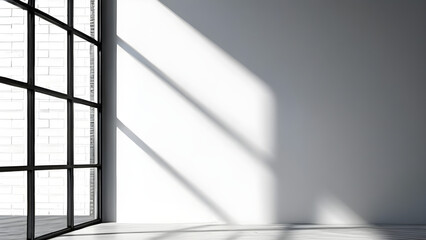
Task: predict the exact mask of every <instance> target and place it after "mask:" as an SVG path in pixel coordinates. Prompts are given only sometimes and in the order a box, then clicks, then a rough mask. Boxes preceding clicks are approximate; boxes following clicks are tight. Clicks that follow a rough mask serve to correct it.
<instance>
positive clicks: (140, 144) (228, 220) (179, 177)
mask: <svg viewBox="0 0 426 240" xmlns="http://www.w3.org/2000/svg"><path fill="white" fill-rule="evenodd" d="M117 128H118V129H120V130H121V131H122V132H123V133H124V134H125V135H126V136H127V137H128V138H129V139H130V140H132V141H133V142H134V143H135V144H136V145H137V146H138V147H139V148H140V149H142V150H143V151H144V152H145V153H146V154H148V156H150V157H151V159H152V160H154V161H155V162H156V163H157V164H158V165H160V166H161V167H162V168H163V169H164V170H165V171H167V172H168V173H169V174H170V175H171V176H173V177H174V178H175V179H176V180H177V181H178V182H179V183H181V184H182V185H183V186H185V187H186V189H188V190H189V191H190V192H191V193H192V194H193V195H194V196H196V197H197V198H198V199H199V200H200V201H201V202H203V203H204V205H205V206H206V207H208V208H209V209H210V210H211V211H212V212H213V213H215V214H216V215H217V216H218V217H219V218H220V219H222V220H223V221H224V222H226V223H234V222H235V221H234V220H233V219H232V218H231V217H230V216H229V215H228V214H227V213H226V212H225V211H224V210H223V209H221V208H220V206H218V205H217V204H216V203H215V202H214V201H213V200H211V199H210V198H209V197H208V196H207V195H206V194H205V193H203V192H202V191H201V190H200V189H198V188H197V187H196V186H195V185H194V184H192V183H191V182H190V181H189V180H188V179H186V178H185V177H184V176H183V175H182V174H180V173H179V172H178V171H177V170H176V169H175V168H174V167H173V166H171V165H170V164H169V163H167V161H166V160H164V159H163V158H162V157H161V156H160V155H159V154H158V153H156V152H155V151H154V150H153V149H152V148H150V147H149V146H148V145H147V144H146V143H145V142H144V141H142V139H140V138H139V137H138V136H137V135H136V134H135V133H134V132H133V131H132V130H130V129H129V128H128V127H127V126H126V125H124V124H123V123H122V122H121V121H120V120H119V119H117Z"/></svg>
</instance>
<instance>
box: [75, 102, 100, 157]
mask: <svg viewBox="0 0 426 240" xmlns="http://www.w3.org/2000/svg"><path fill="white" fill-rule="evenodd" d="M97 116H98V110H97V109H96V108H93V107H89V106H85V105H81V104H74V164H94V163H97V145H98V138H97V133H98V121H97Z"/></svg>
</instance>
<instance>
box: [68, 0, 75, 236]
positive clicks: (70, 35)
mask: <svg viewBox="0 0 426 240" xmlns="http://www.w3.org/2000/svg"><path fill="white" fill-rule="evenodd" d="M73 22H74V2H73V0H68V26H69V27H70V28H71V29H72V28H73V26H74V24H73ZM67 34H68V37H67V39H68V43H67V57H68V59H67V62H68V65H67V81H68V86H67V87H68V92H67V94H68V96H69V98H68V101H67V104H68V114H67V116H68V119H67V137H68V139H67V153H68V161H67V165H68V166H73V165H74V131H73V129H74V106H73V102H72V100H71V99H72V98H73V97H74V36H73V32H72V31H71V30H69V31H67ZM67 196H68V199H67V200H68V201H67V202H68V205H67V206H68V207H67V226H68V228H71V229H73V228H74V169H73V168H69V169H68V194H67Z"/></svg>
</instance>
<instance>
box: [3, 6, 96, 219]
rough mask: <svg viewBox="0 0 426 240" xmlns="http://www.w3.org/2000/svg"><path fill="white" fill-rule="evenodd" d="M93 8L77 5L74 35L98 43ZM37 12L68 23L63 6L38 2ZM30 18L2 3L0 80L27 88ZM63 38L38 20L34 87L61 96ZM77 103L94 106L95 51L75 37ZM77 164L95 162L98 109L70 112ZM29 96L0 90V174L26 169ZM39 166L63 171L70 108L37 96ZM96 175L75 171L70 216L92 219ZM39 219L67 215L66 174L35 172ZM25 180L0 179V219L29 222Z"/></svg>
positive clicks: (22, 175)
mask: <svg viewBox="0 0 426 240" xmlns="http://www.w3.org/2000/svg"><path fill="white" fill-rule="evenodd" d="M94 2H96V1H87V0H75V1H74V5H75V9H74V12H75V16H74V22H75V28H77V29H79V30H81V31H82V32H84V33H86V34H88V35H90V36H92V37H96V36H95V33H96V31H97V29H96V28H97V26H96V25H95V22H96V21H97V14H96V11H97V6H96V5H95V3H94ZM36 7H37V8H39V9H40V10H42V11H44V12H46V13H48V14H51V15H52V16H53V17H55V18H57V19H59V20H61V21H64V22H65V21H66V19H67V6H66V0H58V1H50V0H37V1H36ZM26 29H27V14H26V12H25V11H24V10H21V9H19V8H17V7H15V6H13V5H11V4H9V3H7V2H4V1H0V76H4V77H8V78H11V79H15V80H18V81H24V82H26V81H27V77H26V74H27V35H26V34H27V33H26ZM66 46H67V36H66V31H64V30H63V29H61V28H59V27H57V26H55V25H52V24H51V23H49V22H47V21H44V20H43V19H40V18H38V17H36V18H35V73H36V78H35V83H36V85H38V86H41V87H45V88H48V89H52V90H55V91H60V92H63V93H66V91H67V88H66V87H67V49H66ZM74 48H75V49H74V66H75V67H74V75H75V78H74V83H75V87H74V92H75V96H76V97H79V98H83V99H86V100H91V101H95V99H96V98H97V93H96V91H97V85H96V79H97V71H96V69H97V49H96V47H95V46H94V45H93V44H90V43H88V42H86V41H84V40H82V39H80V38H78V37H76V36H75V39H74ZM74 109H75V110H74V125H75V126H74V155H75V159H74V161H75V163H77V164H87V163H95V161H96V148H95V145H96V144H97V141H96V138H95V136H96V131H95V130H96V128H95V127H96V126H95V124H96V116H97V112H96V109H93V108H90V107H86V106H82V105H79V104H75V105H74ZM26 117H27V93H26V90H25V89H19V88H15V87H10V86H7V85H4V84H0V166H17V165H26V164H27V159H26V156H27V144H26V143H27V119H26ZM35 117H36V119H35V127H36V128H35V142H36V145H35V151H36V155H35V162H36V165H48V164H66V161H67V130H66V127H67V104H66V101H65V100H62V99H58V98H54V97H49V96H46V95H44V94H36V102H35ZM95 172H96V171H95V170H94V169H78V170H75V183H74V184H75V196H74V200H75V203H74V205H75V210H74V211H75V214H76V215H92V216H93V215H94V214H95V212H94V206H95V196H94V188H95V187H94V186H95V185H94V184H95V180H96V176H95V175H96V174H95ZM35 178H36V189H35V193H36V215H65V214H66V213H67V212H66V211H67V201H66V199H67V196H66V189H67V174H66V171H65V170H54V171H53V170H52V171H38V172H36V175H35ZM26 191H27V190H26V172H10V173H0V215H26V212H27V209H26V205H27V204H26V200H27V197H26Z"/></svg>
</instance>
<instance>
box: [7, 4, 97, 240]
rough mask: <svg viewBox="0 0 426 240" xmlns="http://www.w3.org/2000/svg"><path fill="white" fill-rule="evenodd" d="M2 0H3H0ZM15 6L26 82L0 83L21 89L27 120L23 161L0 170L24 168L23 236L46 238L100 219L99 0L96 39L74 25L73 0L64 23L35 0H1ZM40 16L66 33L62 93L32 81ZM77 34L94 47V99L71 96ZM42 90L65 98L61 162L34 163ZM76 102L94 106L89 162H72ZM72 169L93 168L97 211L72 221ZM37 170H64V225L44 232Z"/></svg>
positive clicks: (59, 97)
mask: <svg viewBox="0 0 426 240" xmlns="http://www.w3.org/2000/svg"><path fill="white" fill-rule="evenodd" d="M0 1H3V0H0ZM4 1H5V2H8V3H10V4H12V5H14V6H15V7H18V8H20V9H23V10H24V11H25V12H26V14H27V18H26V19H27V29H26V31H27V32H26V33H27V34H26V35H27V56H26V57H27V63H26V64H27V82H21V81H17V80H14V79H10V78H7V77H4V76H1V75H0V84H5V85H8V86H13V87H17V88H21V89H25V90H26V92H27V96H26V104H27V107H26V111H27V112H26V114H27V116H26V121H27V126H26V128H27V153H26V154H27V156H26V158H27V164H26V165H24V166H0V174H1V173H5V172H16V171H23V172H26V181H27V183H26V184H27V192H26V194H27V234H26V235H27V237H26V239H29V240H33V239H37V240H38V239H49V238H52V237H55V236H58V235H61V234H64V233H67V232H70V231H73V230H77V229H80V228H83V227H87V226H90V225H93V224H97V223H100V222H101V220H102V205H101V203H102V199H101V196H102V193H101V192H102V191H101V190H102V188H101V186H102V181H101V180H102V156H101V152H102V144H101V143H102V138H101V132H102V130H101V129H102V128H101V127H102V103H101V91H100V89H101V84H102V81H101V52H102V44H101V0H94V1H97V10H96V11H97V39H95V38H93V37H91V36H89V35H87V34H86V33H84V32H82V31H80V30H78V29H76V28H74V0H67V15H68V17H67V23H64V22H62V21H60V20H58V19H57V18H55V17H53V16H51V15H49V14H48V13H45V12H43V11H41V10H40V9H38V8H36V6H35V2H36V1H37V0H28V3H25V2H22V1H18V0H4ZM36 17H38V18H40V19H43V20H45V21H47V22H49V23H50V24H53V25H54V26H57V27H59V28H61V29H63V30H65V31H66V35H67V40H66V41H67V44H66V45H67V46H66V48H67V57H66V58H67V92H66V93H63V92H60V91H55V90H52V89H48V88H45V87H41V86H38V85H36V84H35V51H36V49H35V18H36ZM75 36H77V37H78V38H80V39H83V40H84V41H87V42H88V43H90V44H93V45H94V46H96V47H97V52H96V53H95V54H97V64H96V66H95V68H97V79H96V80H95V81H96V84H97V94H96V95H97V96H96V99H95V101H89V100H86V99H83V98H78V97H75V95H74V38H75ZM36 94H44V95H47V96H51V97H55V98H58V99H63V100H65V101H66V106H67V116H66V119H67V124H66V131H67V137H66V138H67V144H66V145H67V147H66V148H67V157H66V158H67V160H66V164H62V165H37V164H35V154H36V152H35V111H36V110H35V102H36V99H35V95H36ZM75 104H80V105H83V106H87V107H91V108H93V109H97V116H96V117H97V118H96V124H97V132H96V133H95V134H96V138H97V142H96V143H94V144H96V145H97V146H96V155H97V162H96V163H90V164H75V163H74V105H75ZM75 169H95V171H96V173H97V174H96V186H95V188H96V193H95V194H96V200H95V201H96V204H95V208H96V209H95V211H96V212H97V214H96V218H95V219H93V220H91V221H88V222H84V223H80V224H76V223H75V222H74V200H75V199H74V170H75ZM40 170H66V172H67V197H66V198H67V199H66V200H67V225H66V226H67V227H66V228H64V229H61V230H57V231H54V232H50V233H47V234H45V235H42V236H38V237H37V236H35V222H36V218H35V204H36V203H35V172H36V171H40Z"/></svg>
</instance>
